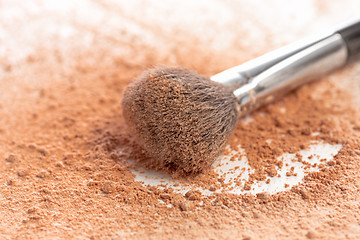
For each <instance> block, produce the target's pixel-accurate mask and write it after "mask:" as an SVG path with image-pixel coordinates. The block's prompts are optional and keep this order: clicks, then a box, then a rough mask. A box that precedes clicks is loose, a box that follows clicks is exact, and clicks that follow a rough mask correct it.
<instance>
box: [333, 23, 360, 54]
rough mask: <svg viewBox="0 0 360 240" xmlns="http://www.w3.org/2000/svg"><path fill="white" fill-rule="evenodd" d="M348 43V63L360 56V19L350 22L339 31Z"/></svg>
mask: <svg viewBox="0 0 360 240" xmlns="http://www.w3.org/2000/svg"><path fill="white" fill-rule="evenodd" d="M337 33H339V34H340V35H341V36H342V38H343V39H344V41H345V43H346V47H347V50H348V61H351V60H352V59H354V58H355V57H358V56H359V55H360V19H357V20H355V21H352V22H350V23H349V24H346V25H345V26H342V27H341V28H339V29H338V31H337Z"/></svg>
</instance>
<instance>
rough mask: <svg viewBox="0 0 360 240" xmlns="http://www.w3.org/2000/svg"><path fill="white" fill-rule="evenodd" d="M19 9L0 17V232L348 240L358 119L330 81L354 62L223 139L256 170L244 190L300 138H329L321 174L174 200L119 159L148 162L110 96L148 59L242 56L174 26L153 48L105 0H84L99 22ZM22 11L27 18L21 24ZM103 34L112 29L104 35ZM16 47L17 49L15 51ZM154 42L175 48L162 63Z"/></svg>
mask: <svg viewBox="0 0 360 240" xmlns="http://www.w3.org/2000/svg"><path fill="white" fill-rule="evenodd" d="M329 2H330V1H329ZM329 2H326V4H330V3H329ZM5 3H6V2H5ZM5 3H1V4H2V9H0V11H5V10H11V7H12V5H11V4H9V5H7V4H5ZM22 4H24V5H21V4H19V6H20V5H21V6H23V8H24V9H22V8H21V7H19V9H18V10H17V11H18V13H19V14H18V15H17V16H18V17H17V18H13V19H12V20H13V21H10V22H11V24H9V21H8V18H11V16H10V15H7V17H6V16H5V15H1V17H0V22H1V25H2V26H3V28H4V31H6V32H7V33H8V34H9V36H11V37H10V38H8V39H7V38H0V41H1V44H2V45H4V46H7V47H8V51H7V52H6V54H5V55H1V58H0V61H1V66H2V68H1V74H2V78H1V79H0V81H1V85H0V88H1V90H2V91H1V92H2V95H1V96H0V115H1V118H0V153H1V154H0V156H2V160H1V159H0V160H1V163H0V183H1V184H2V187H1V189H0V214H1V216H2V217H1V219H0V237H1V238H2V239H23V238H28V239H39V238H47V239H51V238H57V237H58V238H64V239H71V238H72V239H74V238H85V239H146V238H148V239H169V238H171V239H189V238H197V239H210V238H213V239H241V238H242V239H274V238H276V239H294V238H299V239H304V238H308V239H316V238H318V239H358V238H359V237H360V231H359V225H360V219H359V216H360V205H359V196H360V184H359V182H360V176H359V168H360V161H359V160H360V151H359V144H360V141H359V133H360V125H359V120H360V117H359V113H358V109H354V108H353V107H352V106H356V105H355V104H354V103H352V102H351V101H352V100H351V97H350V94H349V93H348V92H346V91H343V90H341V88H340V87H339V83H338V82H341V81H342V80H343V81H345V80H346V79H348V78H354V79H355V78H358V76H359V75H358V73H359V70H358V67H359V65H358V64H356V65H353V66H350V67H348V68H346V69H344V70H342V71H339V72H337V73H334V74H333V75H332V76H330V77H327V78H324V79H322V81H320V82H316V83H313V84H311V85H307V86H304V87H302V88H301V89H299V90H297V91H295V92H293V93H292V94H290V95H288V96H286V97H285V98H284V99H282V100H280V101H278V102H276V103H274V104H272V105H270V106H267V107H264V108H262V109H260V110H259V111H257V112H255V113H253V114H252V116H251V117H252V118H253V121H250V122H247V121H245V120H243V121H240V122H239V123H238V125H237V128H236V130H235V133H234V136H233V137H232V139H231V140H230V145H232V146H237V145H241V146H242V147H243V148H244V149H245V152H246V155H247V157H248V159H249V164H250V166H251V167H252V168H253V169H255V172H254V174H253V175H251V179H250V180H249V182H248V183H247V184H246V188H251V186H252V184H253V181H255V180H262V179H265V177H266V176H269V175H270V176H275V175H276V174H277V172H276V168H274V166H280V167H281V166H282V163H281V162H278V161H275V159H276V157H277V156H280V155H281V154H282V153H287V152H292V153H297V152H298V151H299V150H300V149H304V148H306V147H307V146H308V145H309V144H310V141H311V140H323V141H325V142H328V143H339V144H342V145H343V147H342V149H341V150H340V152H339V153H338V154H337V155H336V156H334V160H333V161H331V163H330V162H329V163H327V164H324V166H323V168H321V171H320V172H316V173H310V174H309V175H307V176H306V177H305V180H304V183H303V184H300V185H298V186H295V187H293V188H291V189H289V190H288V191H285V192H280V193H277V194H273V195H269V194H266V193H261V194H258V195H256V196H254V195H250V194H244V195H241V196H238V195H233V194H227V193H214V194H212V195H211V196H209V197H207V196H204V195H201V194H200V193H199V192H197V191H196V190H190V191H188V192H187V193H185V194H179V193H176V192H174V191H173V189H171V188H166V186H164V188H161V187H154V186H149V187H146V186H143V185H142V184H141V183H139V182H136V181H134V175H133V174H132V173H131V171H130V169H129V166H130V164H129V161H130V160H137V163H138V164H139V166H143V164H142V162H143V161H146V159H147V158H148V157H147V156H146V153H145V152H143V151H142V149H141V148H140V147H138V145H137V144H136V142H134V139H133V137H132V136H131V135H129V133H128V131H127V127H126V126H125V124H124V120H123V117H122V115H121V105H120V104H119V101H120V99H121V94H122V91H123V89H124V88H125V86H126V85H127V84H128V83H129V82H130V80H131V79H133V78H135V77H136V76H138V75H139V74H140V73H141V72H142V71H143V70H144V69H146V68H147V67H150V66H152V65H156V64H174V63H176V64H177V65H185V66H186V67H189V68H196V70H198V71H200V73H202V74H206V75H211V74H214V73H216V71H218V70H220V69H218V68H219V66H227V65H228V66H232V65H235V64H237V63H239V62H241V60H242V59H240V58H238V59H234V58H229V59H230V60H226V61H225V60H224V57H223V55H222V54H218V55H217V53H216V51H213V52H211V51H209V50H208V49H206V50H207V51H203V50H204V49H202V48H201V44H199V42H197V39H196V38H194V39H193V38H192V36H191V35H188V34H183V32H180V33H177V32H174V33H173V38H175V39H176V38H178V39H179V41H178V42H176V41H175V39H172V41H174V43H173V44H174V45H171V44H169V45H164V46H162V47H161V48H155V49H154V46H152V45H151V44H149V45H147V44H145V43H144V42H142V41H140V40H138V38H137V36H138V35H136V34H138V33H136V34H135V33H133V32H131V31H130V30H129V31H126V30H124V29H122V31H120V30H119V28H117V25H116V24H115V25H112V24H113V22H112V21H115V20H117V23H118V25H121V24H120V23H123V22H124V21H125V20H126V19H132V18H131V17H129V16H128V17H127V18H126V15H125V13H124V16H125V17H124V16H123V15H121V14H119V12H121V10H122V8H121V7H118V8H116V7H114V6H113V4H112V3H110V2H107V1H101V2H100V1H93V3H92V4H94V5H95V6H96V7H94V6H93V5H92V4H90V3H86V6H87V7H88V8H87V11H88V12H89V14H90V15H91V16H98V14H104V15H106V16H107V19H111V20H112V21H110V20H109V21H108V22H106V21H105V20H104V21H105V24H104V23H99V22H97V21H95V22H92V21H89V19H92V18H89V16H88V15H86V17H84V16H83V15H82V14H83V12H82V11H81V9H83V6H81V7H80V6H77V5H74V6H73V7H74V8H73V10H74V11H75V10H76V11H77V13H79V14H78V15H76V14H75V15H76V17H74V16H75V15H74V16H73V15H70V16H71V17H66V18H64V17H63V16H62V15H56V14H52V13H53V12H52V10H51V7H49V9H46V6H45V5H41V4H40V5H39V7H38V8H37V9H36V10H39V11H38V12H37V11H35V10H34V11H32V12H31V13H30V12H28V11H27V10H26V9H27V8H28V7H29V6H28V5H27V4H28V3H22ZM74 4H75V3H74ZM126 4H129V3H128V1H127V3H126ZM249 4H250V3H249ZM326 4H325V5H326ZM326 6H328V5H326ZM233 8H234V9H239V6H234V7H233ZM114 9H115V10H116V11H115V12H114ZM9 13H11V11H9ZM344 14H345V11H344ZM119 15H120V16H119ZM236 15H238V14H236ZM19 16H20V17H19ZM82 17H83V18H82ZM249 17H250V16H249ZM34 18H36V19H37V21H31V20H32V19H34ZM124 19H125V20H124ZM133 21H135V23H137V24H138V25H140V26H142V27H143V28H145V29H148V28H149V29H152V30H153V31H158V33H159V35H160V36H164V35H165V36H166V35H167V34H162V35H161V33H164V32H162V31H164V30H162V29H158V28H156V27H154V26H150V27H149V26H148V25H146V23H145V22H141V21H139V20H136V19H132V20H128V21H127V22H128V23H133ZM28 22H31V24H28ZM100 22H101V21H100ZM237 22H241V21H237ZM54 26H56V27H55V29H56V31H53V27H54ZM14 29H17V30H16V31H15V30H14ZM39 29H41V30H42V31H40V30H39ZM59 29H61V30H62V31H60V30H59ZM45 30H46V31H45ZM111 31H115V32H117V33H119V35H115V34H110V35H109V32H111ZM34 32H35V33H38V34H34ZM53 32H56V33H58V32H61V33H62V34H63V35H61V34H60V35H56V34H54V33H53ZM71 34H73V35H71ZM142 34H145V35H146V34H147V33H146V32H144V33H142ZM182 35H185V36H186V39H181V36H182ZM20 36H21V37H20ZM39 39H40V40H42V41H39ZM21 41H26V42H27V43H28V44H29V46H28V47H29V49H30V50H26V51H24V48H23V47H22V46H23V42H21ZM39 42H40V43H39ZM12 44H14V45H15V48H13V49H12V48H11V46H13V45H12ZM259 44H261V43H259ZM166 46H168V47H169V49H171V48H174V47H175V46H181V49H177V50H176V51H175V50H174V56H175V58H176V61H175V62H174V60H173V59H174V56H173V55H171V54H169V51H170V50H169V49H167V47H166ZM194 46H195V47H194ZM230 47H231V49H235V48H238V47H239V45H236V46H230ZM160 50H162V51H161V52H159V51H160ZM139 52H141V56H139ZM209 52H210V53H209ZM244 54H245V53H244ZM196 56H200V57H196ZM209 56H212V57H211V58H210V57H209ZM248 57H251V56H250V55H249V56H248ZM14 58H15V59H16V61H14V60H13V59H14ZM354 84H356V83H355V82H354ZM314 133H316V134H314ZM269 140H271V141H269ZM225 154H226V153H225ZM298 160H299V161H302V159H301V158H300V157H298ZM184 181H189V182H191V183H192V184H195V185H197V186H202V187H206V188H208V189H209V190H210V191H215V190H216V189H219V188H220V187H221V185H224V179H222V178H221V176H219V175H218V174H216V173H215V172H214V171H213V170H211V169H210V170H209V171H208V172H207V173H206V174H203V175H199V176H196V177H192V178H189V179H185V180H184Z"/></svg>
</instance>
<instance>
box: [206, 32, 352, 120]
mask: <svg viewBox="0 0 360 240" xmlns="http://www.w3.org/2000/svg"><path fill="white" fill-rule="evenodd" d="M347 57H348V51H347V47H346V43H345V42H344V40H343V38H342V37H341V35H340V34H338V33H335V34H334V33H333V34H326V35H323V37H317V38H316V37H315V38H313V39H308V40H304V41H302V42H297V43H295V44H292V45H289V46H287V47H284V48H281V49H278V50H276V51H273V52H270V53H268V54H266V55H264V56H262V57H259V58H256V59H254V60H252V61H249V62H247V63H244V64H242V65H240V66H237V67H234V68H231V69H228V70H226V71H224V72H221V73H219V74H216V75H214V76H213V77H211V80H213V81H216V82H220V83H222V84H224V85H225V86H227V87H229V88H231V89H232V90H233V92H234V95H235V96H236V97H237V98H238V102H239V106H240V115H245V114H247V113H249V112H250V111H252V110H254V109H256V108H258V107H260V106H262V105H264V104H267V103H269V102H271V101H273V100H275V99H277V98H279V97H281V96H283V95H284V94H286V93H288V92H290V91H291V90H293V89H295V88H296V87H299V86H300V85H303V84H305V83H307V82H310V81H311V80H313V79H315V78H316V77H320V76H322V75H323V74H325V73H328V72H330V71H333V70H334V69H336V68H339V67H341V66H343V65H345V64H346V62H347Z"/></svg>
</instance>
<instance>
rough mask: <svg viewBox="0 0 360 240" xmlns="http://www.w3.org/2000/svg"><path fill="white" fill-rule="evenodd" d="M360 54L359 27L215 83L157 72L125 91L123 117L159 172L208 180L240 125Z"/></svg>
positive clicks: (274, 55)
mask: <svg viewBox="0 0 360 240" xmlns="http://www.w3.org/2000/svg"><path fill="white" fill-rule="evenodd" d="M359 53H360V20H357V21H354V22H351V23H349V24H345V25H344V26H343V27H340V28H338V29H337V30H335V31H332V32H329V33H327V34H322V35H320V36H315V37H312V38H309V39H306V40H302V41H299V42H296V43H294V44H291V45H288V46H285V47H283V48H280V49H278V50H275V51H273V52H270V53H268V54H266V55H263V56H261V57H258V58H256V59H254V60H251V61H249V62H246V63H244V64H242V65H239V66H236V67H234V68H231V69H228V70H226V71H223V72H221V73H219V74H216V75H214V76H212V77H210V78H208V77H205V76H202V75H200V74H198V73H196V72H194V71H190V70H188V69H185V68H178V67H160V68H157V69H151V70H148V71H147V72H145V73H143V74H142V75H141V76H140V77H139V78H137V79H136V80H135V81H134V82H133V83H131V84H130V85H129V86H128V87H127V89H126V90H125V92H124V96H123V100H122V107H123V115H124V118H125V121H126V123H127V125H128V126H129V130H130V132H131V133H132V134H133V135H134V136H135V137H136V139H137V141H138V143H139V144H140V145H141V146H142V147H143V148H144V149H145V150H146V151H147V153H148V154H149V155H150V156H151V157H152V158H153V159H155V160H156V161H158V163H159V164H162V166H163V165H165V166H168V167H173V168H175V169H178V170H183V171H184V172H187V173H198V172H202V171H203V170H204V169H207V168H208V167H209V166H210V165H211V164H212V163H213V162H214V161H215V160H216V158H217V157H218V156H219V155H220V154H221V152H222V151H223V149H224V147H225V145H226V143H227V141H228V139H229V137H230V136H231V133H232V132H233V130H234V129H235V126H236V122H237V119H238V118H239V117H241V116H244V115H246V114H248V113H250V112H251V111H253V110H254V109H256V108H258V107H260V106H263V105H265V104H268V103H270V102H272V101H274V100H276V99H278V98H279V97H281V96H283V95H284V94H286V93H289V92H290V91H291V90H294V89H295V88H297V87H299V86H301V85H303V84H305V83H308V82H310V81H312V80H314V79H316V78H319V77H320V76H321V75H323V74H325V73H329V72H331V71H333V70H335V69H337V68H339V67H342V66H344V65H346V64H347V63H348V62H350V61H351V60H353V59H354V58H355V57H357V55H358V54H359Z"/></svg>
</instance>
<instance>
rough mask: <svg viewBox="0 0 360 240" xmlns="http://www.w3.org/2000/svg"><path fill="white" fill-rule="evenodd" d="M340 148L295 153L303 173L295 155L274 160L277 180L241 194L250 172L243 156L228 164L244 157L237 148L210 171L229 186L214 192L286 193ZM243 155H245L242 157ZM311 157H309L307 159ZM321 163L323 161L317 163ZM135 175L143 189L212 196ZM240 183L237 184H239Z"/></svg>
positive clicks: (159, 177)
mask: <svg viewBox="0 0 360 240" xmlns="http://www.w3.org/2000/svg"><path fill="white" fill-rule="evenodd" d="M341 147H342V145H339V144H337V145H331V144H328V143H323V142H314V143H313V144H312V145H310V146H309V148H308V149H304V150H302V151H300V152H299V154H300V155H301V156H302V160H303V161H305V162H307V163H310V164H311V167H310V168H308V169H305V167H306V166H307V165H305V164H303V163H301V162H299V161H297V158H296V156H295V154H289V153H288V154H283V155H282V156H280V157H278V160H281V161H282V162H283V163H284V164H283V167H282V168H281V169H279V168H277V170H278V176H275V177H268V178H267V179H270V183H269V184H267V183H266V182H265V181H257V182H255V183H254V184H253V185H252V189H251V190H249V191H245V190H243V185H244V183H245V182H246V181H247V180H248V179H249V174H251V173H253V172H254V169H252V168H251V167H250V165H249V163H248V160H247V158H246V157H245V156H244V157H242V158H240V159H238V158H236V159H234V161H229V159H231V157H232V156H234V155H236V154H237V153H244V150H243V149H241V148H240V147H239V149H231V150H232V151H231V154H230V155H226V156H222V157H221V158H220V159H219V160H218V161H217V163H216V166H215V169H214V171H215V172H217V173H218V174H219V175H220V176H223V177H224V178H225V183H230V184H229V186H227V187H226V188H222V189H219V190H217V191H216V192H222V191H223V192H227V193H234V194H239V195H240V194H244V193H250V194H257V193H261V192H268V193H270V194H273V193H277V192H281V191H286V190H289V189H290V188H291V187H292V186H295V185H297V184H299V183H301V182H302V181H303V179H304V176H305V175H306V174H308V173H309V172H318V171H319V168H318V167H315V166H313V165H314V164H320V163H326V162H327V161H330V160H332V159H333V157H334V155H336V154H337V153H338V152H339V150H340V149H341ZM242 155H245V154H242ZM310 156H312V157H310ZM321 159H326V161H324V160H323V162H321ZM291 167H294V173H296V174H297V176H286V173H287V172H289V171H290V169H291ZM132 172H133V173H134V174H135V176H136V177H135V181H138V182H141V183H142V184H143V185H150V186H158V187H164V188H165V187H171V188H173V189H174V190H175V191H176V192H178V193H182V194H185V193H186V192H187V191H189V190H190V189H197V190H199V191H201V192H202V193H203V194H204V195H211V194H213V193H214V192H211V191H209V190H208V189H203V188H198V187H195V186H191V185H189V184H183V183H181V181H179V180H175V179H172V178H171V177H170V176H168V175H166V174H164V173H161V172H157V171H153V170H147V169H137V170H132ZM234 180H237V181H238V182H239V184H235V183H234ZM239 180H240V181H239ZM285 184H288V187H287V188H286V187H285Z"/></svg>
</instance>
